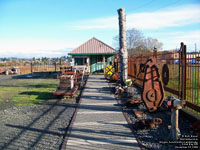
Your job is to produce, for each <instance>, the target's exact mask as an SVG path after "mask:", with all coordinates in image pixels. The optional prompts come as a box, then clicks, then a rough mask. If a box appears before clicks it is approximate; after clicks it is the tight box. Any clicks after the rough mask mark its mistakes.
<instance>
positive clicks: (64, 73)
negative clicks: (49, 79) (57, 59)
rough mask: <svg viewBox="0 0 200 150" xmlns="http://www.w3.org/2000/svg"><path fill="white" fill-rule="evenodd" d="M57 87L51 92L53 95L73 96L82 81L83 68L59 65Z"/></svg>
mask: <svg viewBox="0 0 200 150" xmlns="http://www.w3.org/2000/svg"><path fill="white" fill-rule="evenodd" d="M60 70H61V75H60V76H58V78H59V79H60V83H59V87H58V88H57V89H56V91H54V92H53V94H55V95H58V96H60V95H64V96H74V95H75V94H76V92H77V90H78V87H79V85H80V84H81V83H82V80H83V76H84V72H85V69H83V70H82V71H81V70H77V69H74V70H72V68H71V67H70V68H66V67H61V68H60Z"/></svg>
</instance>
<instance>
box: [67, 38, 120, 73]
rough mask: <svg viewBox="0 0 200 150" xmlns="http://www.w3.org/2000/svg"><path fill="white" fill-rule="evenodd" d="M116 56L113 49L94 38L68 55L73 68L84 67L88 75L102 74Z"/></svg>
mask: <svg viewBox="0 0 200 150" xmlns="http://www.w3.org/2000/svg"><path fill="white" fill-rule="evenodd" d="M116 54H118V53H117V51H116V50H115V49H114V48H112V47H110V46H108V45H107V44H105V43H103V42H102V41H100V40H98V39H96V38H94V37H93V38H92V39H90V40H88V41H87V42H85V43H83V44H82V45H80V46H79V47H77V48H75V49H74V50H72V51H70V52H69V53H68V55H72V62H73V64H74V67H80V66H86V67H87V68H88V72H90V73H95V72H103V71H104V68H105V67H106V66H107V65H108V64H110V62H111V61H113V56H114V55H116Z"/></svg>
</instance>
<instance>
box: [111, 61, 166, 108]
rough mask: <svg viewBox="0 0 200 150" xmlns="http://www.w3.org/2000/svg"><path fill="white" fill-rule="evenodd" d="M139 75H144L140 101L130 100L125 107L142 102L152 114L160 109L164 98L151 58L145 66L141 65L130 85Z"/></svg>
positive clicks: (154, 62)
mask: <svg viewBox="0 0 200 150" xmlns="http://www.w3.org/2000/svg"><path fill="white" fill-rule="evenodd" d="M141 73H143V74H144V78H143V80H142V81H143V85H142V92H141V100H140V101H138V98H136V99H133V100H130V101H128V102H127V105H130V104H134V105H137V103H141V102H144V104H145V106H146V108H147V109H148V111H149V112H154V111H156V110H157V109H158V108H159V107H161V105H162V103H163V101H164V97H165V96H164V95H165V93H164V89H163V85H162V81H161V78H160V74H159V71H158V67H157V65H156V59H155V58H153V57H152V58H149V59H148V60H147V61H146V63H145V64H141V65H140V71H139V73H138V74H137V75H136V79H135V80H134V81H133V82H132V83H134V82H135V81H136V80H137V79H138V77H139V75H140V74H141ZM113 75H115V74H113ZM117 78H118V77H117ZM111 79H112V78H111ZM118 89H121V88H118ZM118 89H117V90H118ZM117 92H118V91H117ZM117 92H116V93H117ZM119 92H120V91H119Z"/></svg>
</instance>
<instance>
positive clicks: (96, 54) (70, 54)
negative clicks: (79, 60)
mask: <svg viewBox="0 0 200 150" xmlns="http://www.w3.org/2000/svg"><path fill="white" fill-rule="evenodd" d="M117 54H119V53H80V54H73V53H68V55H117Z"/></svg>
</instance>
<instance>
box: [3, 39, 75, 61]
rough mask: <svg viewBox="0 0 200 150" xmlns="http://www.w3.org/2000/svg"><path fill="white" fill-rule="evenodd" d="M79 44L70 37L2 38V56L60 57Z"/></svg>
mask: <svg viewBox="0 0 200 150" xmlns="http://www.w3.org/2000/svg"><path fill="white" fill-rule="evenodd" d="M78 44H79V43H78V41H72V40H68V39H62V40H61V39H20V38H19V39H10V38H9V39H0V57H9V56H15V57H29V58H31V57H45V56H46V57H59V56H63V55H67V53H68V48H72V47H75V46H77V45H78Z"/></svg>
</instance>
